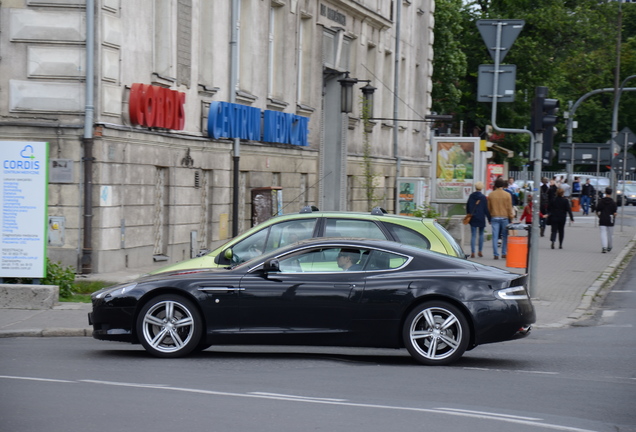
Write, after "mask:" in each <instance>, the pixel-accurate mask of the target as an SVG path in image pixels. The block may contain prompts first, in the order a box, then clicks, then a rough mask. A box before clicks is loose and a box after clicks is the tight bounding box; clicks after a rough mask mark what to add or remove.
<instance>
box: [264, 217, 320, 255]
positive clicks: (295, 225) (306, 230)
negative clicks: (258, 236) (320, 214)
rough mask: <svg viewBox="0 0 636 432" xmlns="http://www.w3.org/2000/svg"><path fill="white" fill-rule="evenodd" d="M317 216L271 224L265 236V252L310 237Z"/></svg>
mask: <svg viewBox="0 0 636 432" xmlns="http://www.w3.org/2000/svg"><path fill="white" fill-rule="evenodd" d="M317 220H318V219H317V218H313V219H302V220H291V221H285V222H281V223H277V224H276V225H272V226H271V227H270V228H269V230H270V233H269V237H268V238H267V245H266V247H265V252H269V251H271V250H274V249H278V248H279V247H282V246H287V245H290V244H293V243H296V242H299V241H301V240H305V239H308V238H312V237H313V235H314V227H315V226H316V221H317Z"/></svg>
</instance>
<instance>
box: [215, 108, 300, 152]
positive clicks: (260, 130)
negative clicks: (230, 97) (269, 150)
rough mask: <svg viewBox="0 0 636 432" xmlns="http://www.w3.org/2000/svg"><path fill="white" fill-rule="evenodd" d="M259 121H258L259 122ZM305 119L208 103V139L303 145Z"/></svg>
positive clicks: (254, 109)
mask: <svg viewBox="0 0 636 432" xmlns="http://www.w3.org/2000/svg"><path fill="white" fill-rule="evenodd" d="M261 119H262V120H261ZM308 126H309V118H307V117H303V116H299V115H295V114H289V113H283V112H279V111H271V110H265V111H263V112H261V110H260V109H258V108H254V107H249V106H245V105H240V104H233V103H229V102H212V103H211V104H210V110H209V111H208V136H209V137H210V138H214V139H220V138H240V139H244V140H251V141H261V140H262V141H265V142H275V143H282V144H293V145H299V146H307V145H309V143H308V142H307V134H308Z"/></svg>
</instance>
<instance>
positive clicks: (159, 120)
mask: <svg viewBox="0 0 636 432" xmlns="http://www.w3.org/2000/svg"><path fill="white" fill-rule="evenodd" d="M153 87H154V89H155V107H156V108H157V109H156V110H155V113H156V114H155V122H154V126H156V127H160V128H169V127H170V125H169V124H168V123H167V122H166V121H165V120H166V115H165V112H164V109H163V107H164V104H165V103H166V98H167V96H168V94H169V93H170V90H168V89H165V88H163V87H157V86H153Z"/></svg>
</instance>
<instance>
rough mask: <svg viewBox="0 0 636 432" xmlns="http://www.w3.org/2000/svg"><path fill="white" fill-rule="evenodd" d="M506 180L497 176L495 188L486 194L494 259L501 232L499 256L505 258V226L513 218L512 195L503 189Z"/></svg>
mask: <svg viewBox="0 0 636 432" xmlns="http://www.w3.org/2000/svg"><path fill="white" fill-rule="evenodd" d="M505 187H506V181H505V180H504V179H503V178H501V177H499V178H498V179H497V180H495V190H493V191H492V192H491V193H490V195H488V212H489V213H490V218H489V222H490V225H492V250H493V254H494V256H495V259H499V248H498V241H499V234H501V257H502V258H506V253H507V250H508V230H507V229H506V227H507V226H508V224H509V223H511V222H512V220H513V219H514V217H515V215H514V211H513V209H512V195H511V194H509V193H508V192H506V191H505V190H504V188H505Z"/></svg>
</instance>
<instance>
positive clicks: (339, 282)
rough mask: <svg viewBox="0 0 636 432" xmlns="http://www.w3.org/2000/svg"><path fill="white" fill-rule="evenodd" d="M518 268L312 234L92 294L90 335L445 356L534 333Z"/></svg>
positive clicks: (176, 348)
mask: <svg viewBox="0 0 636 432" xmlns="http://www.w3.org/2000/svg"><path fill="white" fill-rule="evenodd" d="M526 285H527V275H519V274H515V273H510V272H508V271H505V270H500V269H497V268H494V267H489V266H485V265H480V264H478V263H475V262H471V261H466V260H463V259H459V258H454V257H450V256H447V255H442V254H439V253H436V252H431V251H428V250H423V249H418V248H415V247H411V246H406V245H403V244H400V243H394V242H389V241H381V240H356V239H342V238H338V239H333V238H332V239H324V238H322V239H312V240H307V241H304V242H300V243H296V244H295V245H291V246H288V247H285V248H281V249H278V250H275V251H272V252H271V253H268V254H265V255H262V256H260V257H257V258H254V259H252V260H250V261H247V262H245V263H242V264H240V265H237V266H235V267H233V268H231V269H213V270H201V269H197V270H192V271H180V272H178V273H172V274H159V275H156V276H149V277H146V278H142V279H139V280H137V281H135V282H132V283H127V284H121V285H117V286H113V287H109V288H105V289H103V290H101V291H98V292H96V293H94V294H93V297H92V302H93V311H92V313H90V314H89V323H90V324H91V325H92V326H93V329H94V330H93V337H94V338H96V339H102V340H111V341H124V342H132V343H141V344H142V345H143V346H144V348H145V349H146V350H147V351H148V352H149V353H151V354H152V355H154V356H157V357H179V356H184V355H187V354H189V353H191V352H192V351H195V350H203V349H206V348H207V347H209V346H211V345H212V344H223V345H226V344H258V345H264V344H270V345H326V346H357V347H384V348H403V347H406V348H407V349H408V351H409V353H410V354H411V355H412V356H413V357H414V358H415V360H417V361H418V362H420V363H423V364H427V365H444V364H449V363H451V362H453V361H455V360H457V359H459V358H460V357H461V356H462V355H463V354H464V352H465V351H466V350H470V349H472V348H474V347H476V346H477V345H482V344H486V343H492V342H500V341H506V340H511V339H516V338H519V337H523V336H526V335H527V334H528V333H529V332H530V328H531V324H532V323H534V322H535V311H534V307H533V306H532V302H531V301H530V298H529V297H528V293H527V290H526Z"/></svg>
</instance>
